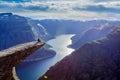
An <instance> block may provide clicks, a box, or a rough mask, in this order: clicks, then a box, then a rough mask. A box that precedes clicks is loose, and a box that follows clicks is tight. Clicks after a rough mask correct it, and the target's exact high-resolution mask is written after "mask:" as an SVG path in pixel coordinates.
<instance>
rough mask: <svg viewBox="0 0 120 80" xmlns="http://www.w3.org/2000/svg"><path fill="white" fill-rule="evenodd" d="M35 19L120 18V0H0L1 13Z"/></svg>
mask: <svg viewBox="0 0 120 80" xmlns="http://www.w3.org/2000/svg"><path fill="white" fill-rule="evenodd" d="M6 12H12V13H14V14H17V15H21V16H26V17H30V18H34V19H75V20H93V19H107V20H116V19H118V20H119V19H120V0H0V13H6Z"/></svg>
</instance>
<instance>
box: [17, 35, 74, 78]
mask: <svg viewBox="0 0 120 80" xmlns="http://www.w3.org/2000/svg"><path fill="white" fill-rule="evenodd" d="M72 36H74V35H72V34H70V35H61V36H57V37H56V38H55V39H52V40H49V41H48V42H47V43H48V44H50V45H52V46H53V48H52V49H53V50H54V51H56V52H57V54H56V56H54V57H52V58H49V59H45V60H42V61H37V62H25V63H22V64H20V65H19V66H18V67H17V68H16V70H17V75H18V76H19V78H20V80H36V79H37V78H38V77H40V76H42V75H43V74H44V73H45V72H46V71H47V70H48V69H49V67H50V66H52V65H54V64H55V63H57V62H58V61H60V60H61V59H63V58H64V57H65V56H66V55H68V54H70V53H71V52H72V51H74V49H71V48H68V47H67V46H68V45H69V44H71V39H70V38H71V37H72Z"/></svg>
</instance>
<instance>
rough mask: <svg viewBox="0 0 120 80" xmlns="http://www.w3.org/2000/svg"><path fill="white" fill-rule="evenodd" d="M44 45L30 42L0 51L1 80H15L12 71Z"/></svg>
mask: <svg viewBox="0 0 120 80" xmlns="http://www.w3.org/2000/svg"><path fill="white" fill-rule="evenodd" d="M43 45H44V43H42V42H40V43H38V42H36V41H34V42H28V43H24V44H19V45H17V46H13V47H11V48H8V49H5V50H3V51H0V80H14V77H13V74H12V69H13V67H15V66H16V65H17V64H19V63H20V62H22V61H23V60H24V59H25V58H26V57H27V56H29V55H31V54H32V53H33V52H35V51H36V50H37V49H39V48H41V47H42V46H43Z"/></svg>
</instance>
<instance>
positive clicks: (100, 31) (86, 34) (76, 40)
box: [69, 21, 120, 49]
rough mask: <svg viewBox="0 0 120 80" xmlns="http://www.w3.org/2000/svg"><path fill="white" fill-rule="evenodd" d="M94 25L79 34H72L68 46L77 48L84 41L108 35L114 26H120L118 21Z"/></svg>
mask: <svg viewBox="0 0 120 80" xmlns="http://www.w3.org/2000/svg"><path fill="white" fill-rule="evenodd" d="M94 26H96V27H92V28H90V29H88V30H86V31H83V32H82V33H80V34H76V35H75V36H73V37H72V38H71V39H72V44H71V45H69V47H71V48H74V49H77V48H79V47H81V46H82V45H84V44H85V43H86V42H90V41H92V40H96V39H99V38H102V37H105V36H106V35H108V33H109V32H110V31H111V30H112V29H113V28H115V27H119V26H120V22H119V21H106V22H104V23H100V24H97V25H96V24H95V25H94Z"/></svg>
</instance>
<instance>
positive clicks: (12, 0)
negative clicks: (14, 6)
mask: <svg viewBox="0 0 120 80" xmlns="http://www.w3.org/2000/svg"><path fill="white" fill-rule="evenodd" d="M1 1H2V2H30V1H31V0H1Z"/></svg>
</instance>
